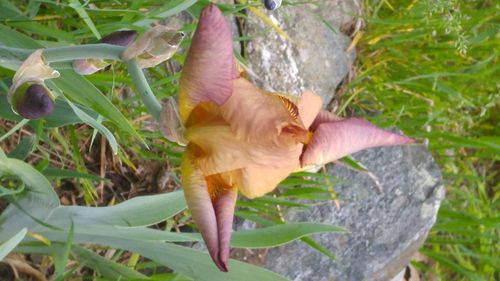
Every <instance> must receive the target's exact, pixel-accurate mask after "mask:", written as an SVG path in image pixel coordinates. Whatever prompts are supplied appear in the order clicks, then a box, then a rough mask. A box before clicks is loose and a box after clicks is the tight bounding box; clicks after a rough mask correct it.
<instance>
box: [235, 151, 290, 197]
mask: <svg viewBox="0 0 500 281" xmlns="http://www.w3.org/2000/svg"><path fill="white" fill-rule="evenodd" d="M297 167H299V161H298V159H297V161H296V164H294V165H290V167H286V168H281V169H279V168H278V169H277V168H271V167H268V166H261V165H250V166H248V167H246V168H245V169H242V170H241V173H240V177H239V178H238V184H237V185H238V189H239V190H240V192H241V193H242V194H243V195H244V196H245V197H247V198H250V199H251V198H255V197H259V196H263V195H264V194H266V193H269V192H271V191H273V190H274V189H275V188H276V187H277V186H278V184H279V183H280V182H281V181H282V180H284V179H285V178H286V177H287V176H288V175H289V174H290V173H291V172H293V171H294V170H295V168H297Z"/></svg>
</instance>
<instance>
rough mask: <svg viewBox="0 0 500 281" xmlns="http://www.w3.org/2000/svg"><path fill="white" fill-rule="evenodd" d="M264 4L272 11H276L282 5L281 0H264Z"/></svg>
mask: <svg viewBox="0 0 500 281" xmlns="http://www.w3.org/2000/svg"><path fill="white" fill-rule="evenodd" d="M264 6H265V7H266V9H268V10H270V11H274V10H276V9H278V8H279V7H280V6H281V0H264Z"/></svg>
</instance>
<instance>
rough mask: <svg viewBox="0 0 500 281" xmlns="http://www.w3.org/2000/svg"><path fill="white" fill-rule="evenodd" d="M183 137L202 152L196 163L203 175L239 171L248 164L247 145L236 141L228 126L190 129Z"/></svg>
mask: <svg viewBox="0 0 500 281" xmlns="http://www.w3.org/2000/svg"><path fill="white" fill-rule="evenodd" d="M185 137H186V140H187V141H189V142H190V143H194V144H196V145H198V146H199V148H200V149H201V150H202V151H203V155H200V156H198V157H197V158H196V163H197V165H198V166H199V167H200V169H201V170H202V171H203V173H204V174H205V175H212V174H218V173H223V172H228V171H232V170H236V169H240V168H243V167H245V166H247V165H248V164H249V163H250V158H249V155H248V154H247V149H248V147H247V146H246V145H247V144H246V143H244V142H242V141H240V140H237V139H236V138H235V136H234V133H233V132H232V130H231V128H230V127H229V126H228V125H224V124H222V125H215V124H214V125H212V126H209V125H207V126H195V127H190V128H188V129H187V131H186V134H185Z"/></svg>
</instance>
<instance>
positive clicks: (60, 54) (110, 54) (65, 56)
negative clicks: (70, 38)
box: [0, 44, 125, 62]
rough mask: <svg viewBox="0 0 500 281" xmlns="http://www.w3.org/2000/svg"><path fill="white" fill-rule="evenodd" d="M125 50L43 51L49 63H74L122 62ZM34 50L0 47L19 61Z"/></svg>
mask: <svg viewBox="0 0 500 281" xmlns="http://www.w3.org/2000/svg"><path fill="white" fill-rule="evenodd" d="M124 50H125V48H124V47H122V46H114V45H109V44H88V45H79V46H65V47H56V48H46V49H44V50H43V57H44V58H45V59H46V60H47V61H48V62H60V61H72V60H77V59H110V60H117V61H121V60H122V59H121V58H120V55H121V53H122V52H123V51H124ZM33 51H34V50H33V49H21V48H12V47H5V46H0V53H2V54H10V55H12V56H14V57H16V58H18V59H22V58H21V57H20V56H26V57H27V56H28V55H29V54H31V53H33Z"/></svg>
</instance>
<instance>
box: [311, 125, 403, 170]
mask: <svg viewBox="0 0 500 281" xmlns="http://www.w3.org/2000/svg"><path fill="white" fill-rule="evenodd" d="M321 117H322V118H323V117H325V116H321ZM330 117H332V116H330ZM327 120H328V118H327ZM315 125H316V124H315ZM412 142H413V140H412V139H411V138H408V137H405V136H401V135H399V134H396V133H392V132H389V131H386V130H383V129H380V128H377V127H376V126H375V125H373V124H371V123H370V122H368V121H366V120H363V119H360V118H348V119H344V120H338V121H333V122H326V123H320V124H317V127H316V128H315V131H314V135H313V137H312V139H311V141H310V142H309V143H308V145H307V146H306V149H305V151H304V153H303V154H302V158H301V162H302V166H308V165H315V164H325V163H328V162H331V161H334V160H337V159H340V158H342V157H344V156H346V155H349V154H351V153H354V152H357V151H360V150H363V149H366V148H371V147H378V146H390V145H400V144H407V143H412Z"/></svg>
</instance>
